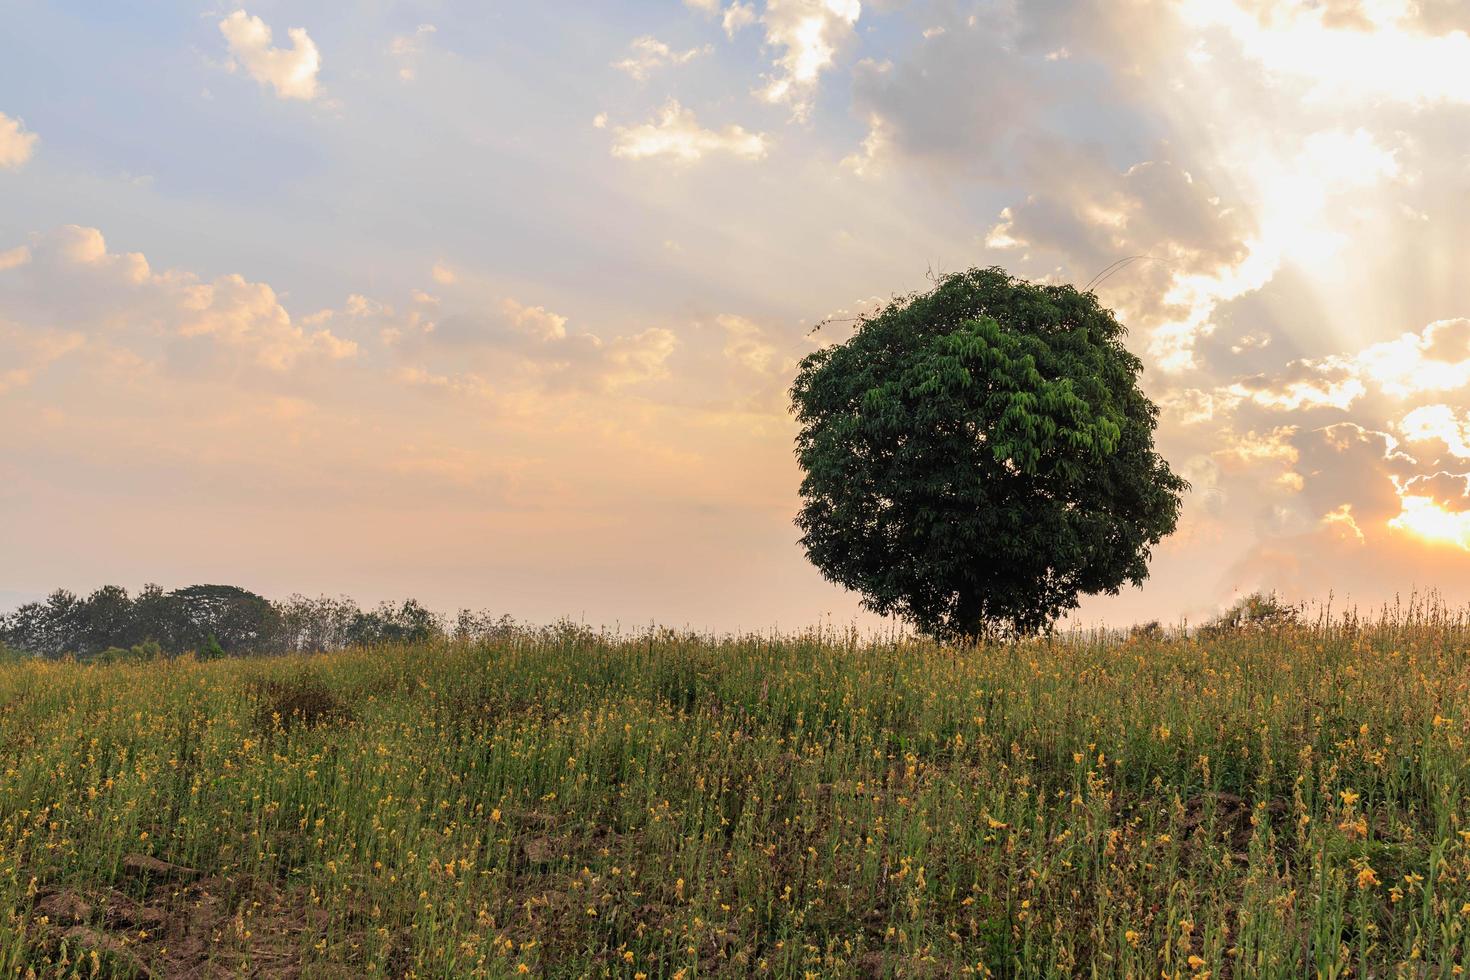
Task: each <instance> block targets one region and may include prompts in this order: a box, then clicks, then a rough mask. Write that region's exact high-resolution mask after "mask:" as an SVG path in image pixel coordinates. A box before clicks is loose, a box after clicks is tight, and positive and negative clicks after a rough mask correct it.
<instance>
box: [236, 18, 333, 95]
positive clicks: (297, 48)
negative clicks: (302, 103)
mask: <svg viewBox="0 0 1470 980" xmlns="http://www.w3.org/2000/svg"><path fill="white" fill-rule="evenodd" d="M219 29H220V33H221V34H223V35H224V36H225V42H226V44H228V46H229V49H230V55H231V57H232V58H233V59H234V60H233V61H232V62H231V64H232V65H236V64H238V65H239V66H241V67H243V68H244V69H245V72H246V73H247V74H248V75H249V76H250V77H251V78H253V79H255V80H256V81H257V82H260V83H261V84H262V85H267V84H268V85H270V86H271V87H272V88H274V89H275V90H276V95H277V96H279V97H280V98H282V99H305V100H310V99H314V98H316V97H317V94H318V91H319V90H318V87H317V78H316V76H317V73H318V72H319V71H320V70H321V66H322V58H321V52H319V51H318V50H317V47H316V44H315V42H313V41H312V39H311V37H310V36H309V35H308V34H307V33H306V29H305V28H304V27H293V28H291V29H290V30H288V31H287V32H286V33H287V34H288V35H289V36H290V38H291V47H289V48H277V47H272V46H271V29H270V28H269V27H268V26H266V23H265V21H263V20H261V19H260V18H259V17H252V16H250V15H249V14H247V13H246V12H245V11H243V10H236V11H235V12H234V13H232V14H230V15H229V16H228V17H226V18H225V19H224V20H222V21H220V22H219Z"/></svg>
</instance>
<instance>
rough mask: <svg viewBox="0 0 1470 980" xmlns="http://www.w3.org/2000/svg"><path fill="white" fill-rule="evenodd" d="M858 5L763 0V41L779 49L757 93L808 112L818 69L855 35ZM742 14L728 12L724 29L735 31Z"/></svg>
mask: <svg viewBox="0 0 1470 980" xmlns="http://www.w3.org/2000/svg"><path fill="white" fill-rule="evenodd" d="M862 10H863V6H862V3H861V2H859V0H766V9H765V12H764V13H762V14H761V17H760V22H761V25H762V26H763V27H764V28H765V35H766V44H767V45H768V46H770V47H772V48H776V49H779V50H780V51H781V55H780V57H778V58H777V59H776V62H775V65H774V68H775V72H774V73H773V74H772V75H770V76H768V77H767V78H766V84H765V86H764V87H763V88H762V89H760V91H759V93H758V94H759V95H760V97H761V98H762V99H764V100H765V101H767V102H771V103H774V104H778V105H786V106H790V108H791V112H792V115H793V116H795V117H796V118H798V119H804V118H806V117H807V115H808V114H809V113H810V112H811V107H812V100H813V99H814V98H815V95H816V89H817V82H818V80H819V78H820V76H821V74H822V73H823V72H824V71H826V70H827V69H829V68H831V67H832V64H833V61H834V59H835V58H836V55H837V52H838V50H839V49H840V48H841V47H843V46H844V45H846V44H847V43H848V42H849V41H850V40H851V39H852V38H853V37H854V35H855V33H856V30H855V29H856V26H857V22H858V18H859V17H860V16H861V15H862ZM745 20H746V15H745V14H744V13H742V14H740V15H737V16H736V18H735V19H733V20H732V18H731V15H730V13H728V12H727V14H726V19H725V29H726V31H727V32H729V33H732V34H733V33H734V31H736V30H738V29H739V27H740V26H741V24H742V23H743V22H745Z"/></svg>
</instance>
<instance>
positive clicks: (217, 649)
mask: <svg viewBox="0 0 1470 980" xmlns="http://www.w3.org/2000/svg"><path fill="white" fill-rule="evenodd" d="M224 655H225V648H224V647H222V646H220V645H219V639H218V638H216V637H215V635H214V634H213V633H210V634H209V636H207V637H205V640H204V645H203V646H201V647H200V648H199V649H198V650H196V651H195V653H194V656H195V657H197V658H198V659H200V660H219V659H220V658H221V657H223V656H224Z"/></svg>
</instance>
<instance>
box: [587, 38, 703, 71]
mask: <svg viewBox="0 0 1470 980" xmlns="http://www.w3.org/2000/svg"><path fill="white" fill-rule="evenodd" d="M628 48H629V50H630V51H631V54H629V56H628V57H626V58H624V59H623V60H621V61H614V62H613V65H612V66H613V67H614V68H616V69H618V70H619V71H624V72H627V73H628V74H629V75H630V76H632V77H633V78H635V79H637V80H638V81H640V82H642V81H647V80H648V77H649V76H650V75H652V74H653V73H654V72H655V71H657V70H659V69H660V68H667V67H671V66H677V65H686V64H688V63H689V62H691V61H693V60H694V59H695V58H698V57H700V56H701V55H706V54H709V53H710V52H712V51H713V50H714V48H713V47H712V46H711V45H708V44H706V45H704V46H703V47H699V48H690V49H689V50H687V51H675V50H674V49H673V48H670V47H669V46H668V45H667V44H665V43H664V42H662V41H660V40H659V39H658V38H656V37H653V36H651V35H644V36H643V37H639V38H634V39H633V41H632V43H630V44H629V45H628Z"/></svg>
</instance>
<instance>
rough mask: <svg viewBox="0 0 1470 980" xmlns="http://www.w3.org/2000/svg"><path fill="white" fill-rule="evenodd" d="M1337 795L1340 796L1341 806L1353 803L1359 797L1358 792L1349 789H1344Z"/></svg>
mask: <svg viewBox="0 0 1470 980" xmlns="http://www.w3.org/2000/svg"><path fill="white" fill-rule="evenodd" d="M1337 795H1338V796H1340V797H1342V805H1343V806H1352V805H1353V804H1354V803H1356V802H1358V799H1359V796H1358V794H1357V793H1354V792H1353V791H1352V790H1350V789H1345V790H1343V791H1342V792H1341V793H1338V794H1337Z"/></svg>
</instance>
